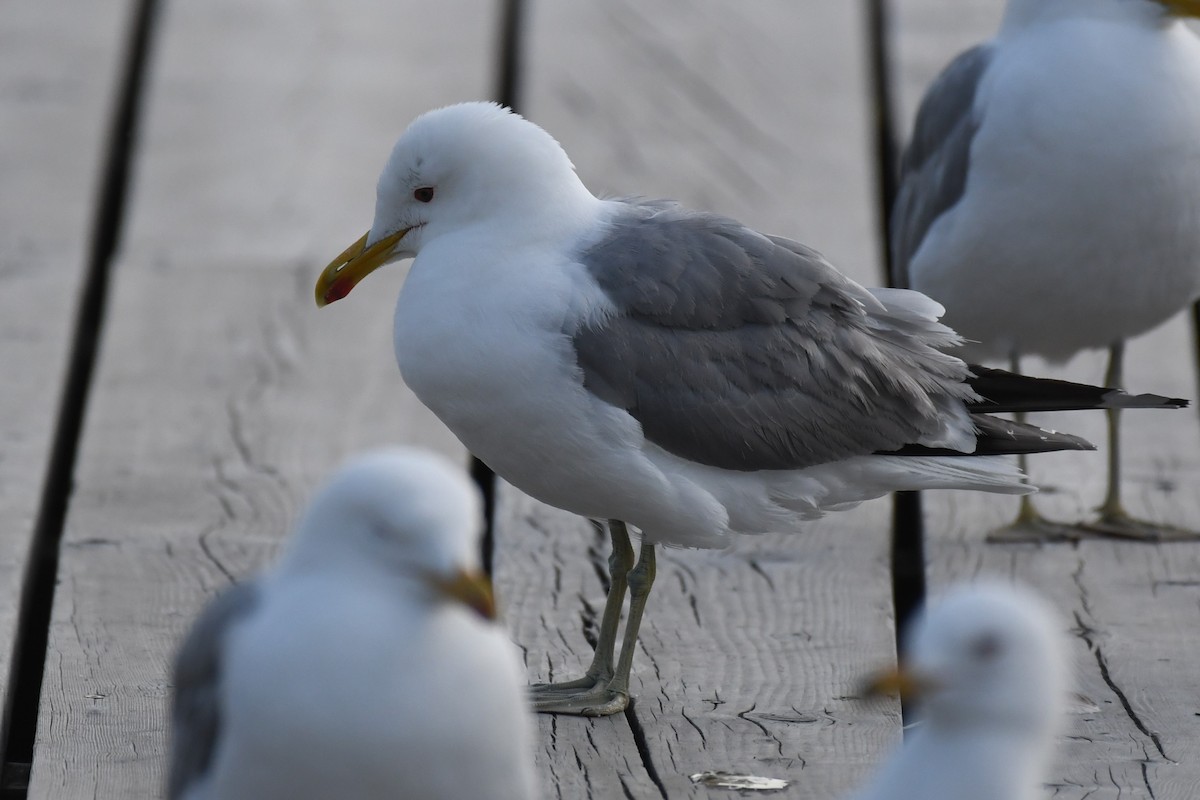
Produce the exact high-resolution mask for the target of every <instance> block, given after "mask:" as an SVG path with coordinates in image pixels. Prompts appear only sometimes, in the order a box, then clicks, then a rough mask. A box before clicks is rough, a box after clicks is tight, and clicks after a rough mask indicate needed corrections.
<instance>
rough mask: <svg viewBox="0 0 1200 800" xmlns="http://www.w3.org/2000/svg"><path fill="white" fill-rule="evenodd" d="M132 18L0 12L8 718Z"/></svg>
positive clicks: (0, 339)
mask: <svg viewBox="0 0 1200 800" xmlns="http://www.w3.org/2000/svg"><path fill="white" fill-rule="evenodd" d="M130 6H131V4H130V3H128V2H126V1H125V0H104V1H103V2H96V3H89V4H87V6H86V8H76V7H75V4H74V3H71V2H69V1H68V0H18V2H15V3H9V4H6V6H5V10H4V22H3V24H0V65H2V66H0V118H2V119H3V120H4V125H3V127H4V135H3V136H2V137H0V174H2V175H3V176H4V191H3V192H0V276H2V277H3V279H4V285H5V290H4V292H2V293H0V363H3V364H4V367H5V371H6V372H7V374H8V376H9V378H8V380H6V381H5V389H4V392H3V393H2V394H0V443H2V444H0V447H2V449H3V457H0V527H2V528H3V530H4V535H3V537H0V687H3V688H2V689H0V695H2V696H0V708H3V709H5V711H7V710H8V709H9V708H10V707H11V704H12V701H13V698H12V696H11V692H12V690H13V688H14V687H13V681H12V680H11V676H10V674H9V671H10V669H11V667H12V662H13V657H14V653H13V645H14V639H15V636H16V625H17V615H18V613H19V605H20V597H21V590H22V586H23V583H24V578H25V570H26V567H27V559H28V556H29V550H30V546H31V544H32V541H33V535H34V526H35V525H36V522H37V517H38V513H39V503H40V501H41V499H42V492H43V489H44V482H45V480H46V477H47V469H48V466H49V462H50V452H51V448H52V442H53V439H54V434H55V427H56V424H57V416H56V415H57V413H58V411H59V407H60V405H61V403H62V394H63V390H64V380H65V377H66V372H67V362H68V358H69V354H70V348H71V337H72V334H73V332H74V328H75V323H76V310H77V307H78V304H79V293H80V290H81V288H82V286H83V282H84V277H85V273H86V270H87V266H88V259H89V257H90V242H89V237H90V234H91V227H92V224H93V222H94V218H95V214H96V201H97V195H98V192H99V186H100V182H101V179H102V174H103V168H102V164H101V159H102V157H103V151H104V145H105V142H104V138H105V133H106V131H107V130H108V126H109V122H110V118H111V116H112V100H113V97H114V95H115V93H116V89H117V86H116V84H117V82H118V80H119V78H120V75H119V73H120V70H121V65H122V58H121V44H122V40H123V36H124V33H125V26H126V24H127V23H128V21H129V16H130V14H129V12H130ZM7 722H8V720H7V719H5V720H4V724H7ZM4 733H5V731H4V730H0V743H2V742H3V741H4ZM0 746H2V744H0ZM2 760H3V753H0V761H2Z"/></svg>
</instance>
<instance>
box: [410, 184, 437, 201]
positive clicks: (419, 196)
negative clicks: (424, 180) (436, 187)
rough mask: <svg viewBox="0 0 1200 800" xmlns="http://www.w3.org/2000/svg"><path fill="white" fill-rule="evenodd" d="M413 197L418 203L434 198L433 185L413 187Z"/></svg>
mask: <svg viewBox="0 0 1200 800" xmlns="http://www.w3.org/2000/svg"><path fill="white" fill-rule="evenodd" d="M413 199H414V200H416V201H417V202H418V203H428V202H430V201H431V200H433V187H432V186H419V187H417V188H416V189H413Z"/></svg>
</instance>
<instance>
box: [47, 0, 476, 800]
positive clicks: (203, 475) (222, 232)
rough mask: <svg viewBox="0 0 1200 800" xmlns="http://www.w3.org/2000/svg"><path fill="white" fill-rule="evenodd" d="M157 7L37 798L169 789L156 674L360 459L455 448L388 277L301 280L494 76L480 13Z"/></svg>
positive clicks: (418, 8)
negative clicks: (321, 304) (398, 318)
mask: <svg viewBox="0 0 1200 800" xmlns="http://www.w3.org/2000/svg"><path fill="white" fill-rule="evenodd" d="M161 21H162V30H161V38H160V40H159V42H158V44H157V48H156V53H157V58H156V60H155V62H154V64H153V71H152V74H151V80H150V89H149V91H150V97H149V103H148V105H147V118H146V120H145V124H144V127H143V128H142V136H141V139H140V148H139V154H138V161H137V170H136V176H135V177H136V180H135V184H134V188H133V194H132V203H133V206H132V209H131V216H130V224H129V228H128V231H127V235H126V237H125V243H124V248H123V252H122V256H121V258H120V263H119V264H118V265H117V273H116V276H115V283H114V286H113V293H112V299H111V307H110V313H109V324H108V326H107V330H106V331H105V336H104V341H103V345H102V352H101V359H100V363H99V366H98V377H97V381H96V386H95V388H94V392H93V401H92V403H91V407H90V409H89V414H88V419H87V424H86V429H85V435H84V441H83V443H82V452H81V457H80V463H79V465H78V472H77V475H76V486H77V488H76V494H75V497H74V501H73V504H72V507H71V511H70V515H69V519H68V523H67V531H66V539H65V543H64V548H63V559H62V564H61V568H60V585H59V590H58V593H57V596H56V599H55V607H54V615H53V619H52V627H51V641H50V648H49V654H48V658H47V665H46V672H45V683H44V687H43V696H42V709H43V713H42V715H41V717H40V720H39V730H38V739H37V744H36V751H35V764H34V768H33V775H32V786H31V792H30V796H31V797H39V798H73V797H122V798H135V797H157V796H160V795H161V787H162V780H163V775H162V765H163V756H164V751H165V744H166V742H165V719H166V716H165V710H166V701H167V695H168V689H169V687H168V683H167V681H168V675H167V670H168V663H169V659H170V656H171V654H172V652H173V649H174V647H175V643H176V641H177V639H178V637H179V636H180V635H181V634H182V632H183V631H184V630H185V629H186V627H187V626H188V625H189V624H190V621H191V619H192V617H193V615H194V614H195V613H196V612H197V611H198V610H199V608H200V607H201V606H202V605H203V603H204V602H205V601H206V600H207V599H208V598H209V597H210V596H211V594H212V593H213V592H214V591H216V590H217V589H219V588H221V587H222V586H224V585H227V584H228V583H229V582H230V581H232V580H236V579H238V578H240V577H241V576H244V575H246V574H248V573H249V572H251V571H252V570H253V569H255V568H256V567H258V566H259V565H261V564H262V563H263V562H264V561H265V560H266V559H267V558H269V557H270V556H271V555H272V554H273V553H274V551H275V549H276V546H277V543H278V541H279V539H280V537H281V536H282V535H283V533H284V532H285V531H286V530H287V528H288V527H289V526H290V524H291V521H292V519H293V517H294V515H295V514H296V512H297V511H298V509H299V508H300V506H301V505H302V504H303V502H304V500H305V499H306V497H307V495H308V493H309V490H310V489H311V488H312V486H313V484H314V483H315V482H316V481H317V480H318V479H319V478H320V477H321V476H323V475H324V474H325V473H326V472H327V471H328V470H329V469H331V468H332V467H333V466H335V465H336V463H337V462H338V461H339V460H340V459H341V458H342V457H344V455H345V454H347V453H348V452H349V451H351V450H354V449H357V448H360V447H364V446H370V445H376V444H382V443H390V442H401V441H405V442H415V443H421V444H425V445H428V446H431V447H435V448H438V449H441V450H443V451H447V452H451V453H461V451H460V449H459V446H458V445H457V443H456V442H455V441H454V439H453V437H451V436H450V435H449V433H448V432H447V431H445V429H444V428H442V427H441V426H440V425H439V424H438V423H437V422H436V420H434V419H433V418H432V416H431V415H429V414H428V413H427V412H424V411H423V410H422V409H421V408H420V407H419V406H418V404H417V403H416V401H415V400H414V399H413V398H412V397H411V395H409V394H408V393H407V392H406V391H405V390H404V388H403V386H402V384H401V382H400V379H399V375H398V373H397V371H396V369H395V365H394V360H393V357H392V355H391V325H390V318H391V313H390V312H391V306H392V304H393V301H394V297H395V293H396V291H397V290H398V287H399V283H400V281H401V279H402V270H394V271H391V272H390V274H389V273H385V274H381V275H379V276H377V281H375V282H374V283H375V286H374V287H373V289H374V291H367V292H363V293H362V294H361V295H360V294H358V293H356V295H355V297H354V298H352V300H351V301H350V302H347V303H345V304H344V305H339V306H337V307H333V308H330V309H326V310H324V311H322V312H318V311H317V309H316V308H315V306H314V304H313V300H312V284H313V281H314V280H315V278H316V275H317V273H318V272H319V270H320V268H321V267H322V266H323V265H324V264H325V263H326V261H327V260H328V259H329V258H330V257H331V256H332V255H333V254H335V253H336V252H337V251H338V250H339V249H340V248H341V247H342V246H344V245H345V244H346V243H347V242H349V241H351V240H353V239H354V238H356V237H357V236H358V235H359V234H360V233H361V232H362V231H363V230H364V229H365V228H366V227H367V226H368V225H369V224H370V219H371V209H372V206H373V202H374V192H373V191H372V187H373V186H374V181H375V178H376V175H377V173H378V170H379V168H380V166H381V165H382V163H383V160H384V159H385V158H386V155H387V152H388V150H389V149H390V146H391V144H392V141H393V140H394V138H395V136H396V135H397V134H398V132H399V131H400V130H401V129H402V127H403V126H404V125H405V124H406V123H407V121H408V120H409V119H410V118H411V117H412V116H414V115H416V114H417V113H419V112H421V111H423V110H425V109H426V108H428V107H431V106H434V105H437V104H440V103H445V102H452V101H455V100H461V99H466V98H470V97H477V96H480V95H481V94H484V93H485V92H486V91H487V88H488V85H489V76H488V65H487V64H486V58H487V55H488V53H489V52H490V44H491V35H490V34H491V27H492V22H493V21H492V19H491V15H490V14H479V13H478V10H477V7H476V5H475V4H474V3H469V2H466V1H465V0H463V2H453V3H441V4H439V5H438V6H437V7H436V8H431V7H429V6H428V4H421V3H416V2H407V3H392V4H387V5H380V4H377V3H369V2H351V3H349V4H347V3H344V2H338V3H333V2H311V3H306V4H304V6H303V8H301V9H299V10H298V9H297V8H296V6H295V5H294V4H290V3H266V4H262V3H259V4H252V5H249V6H248V5H246V4H243V3H237V2H233V1H232V0H222V1H220V2H214V3H204V4H195V3H171V4H169V5H168V7H167V8H166V9H165V14H164V16H163V18H162V20H161ZM397 31H420V36H413V37H411V41H409V42H408V43H407V44H406V45H405V46H403V47H399V46H397V35H398V34H397ZM430 65H436V67H437V68H436V69H434V68H431V66H430Z"/></svg>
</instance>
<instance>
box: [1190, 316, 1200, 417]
mask: <svg viewBox="0 0 1200 800" xmlns="http://www.w3.org/2000/svg"><path fill="white" fill-rule="evenodd" d="M1192 356H1193V361H1194V362H1195V367H1196V397H1200V300H1197V301H1196V302H1195V303H1193V304H1192ZM1196 410H1197V411H1200V403H1196Z"/></svg>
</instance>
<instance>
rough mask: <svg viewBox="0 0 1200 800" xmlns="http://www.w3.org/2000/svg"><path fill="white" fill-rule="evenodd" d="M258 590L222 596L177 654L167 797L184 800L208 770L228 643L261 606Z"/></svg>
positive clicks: (245, 588) (248, 586)
mask: <svg viewBox="0 0 1200 800" xmlns="http://www.w3.org/2000/svg"><path fill="white" fill-rule="evenodd" d="M258 599H259V588H258V585H257V584H256V583H245V584H239V585H237V586H234V587H232V588H230V589H228V590H226V591H225V592H222V593H221V594H220V595H219V596H218V597H217V598H216V599H215V600H213V602H211V603H210V604H209V605H208V607H207V608H205V609H204V611H203V612H202V613H201V614H200V617H199V618H198V619H197V620H196V622H195V623H194V624H193V625H192V629H191V631H189V632H188V635H187V638H186V639H184V641H183V644H182V645H181V646H180V648H179V653H178V654H177V655H176V656H175V670H174V679H175V695H174V699H173V701H172V704H171V771H170V775H169V776H168V782H167V797H169V798H171V800H178V798H182V797H183V796H184V794H185V792H187V790H188V789H189V788H190V787H191V786H192V785H194V784H195V783H197V782H198V781H199V780H200V779H201V778H202V777H203V776H204V774H205V772H206V771H207V770H208V768H209V766H210V764H211V762H212V757H213V752H214V751H215V749H216V744H217V737H218V735H219V733H220V728H221V718H220V705H219V692H220V681H221V666H222V664H221V662H222V655H223V647H224V645H225V639H226V637H227V636H228V634H229V631H230V629H231V628H232V627H233V626H234V625H235V624H236V623H237V622H238V621H239V620H241V619H244V618H245V617H246V616H247V615H249V614H250V613H251V612H252V611H253V610H254V608H255V606H257V605H258Z"/></svg>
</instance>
